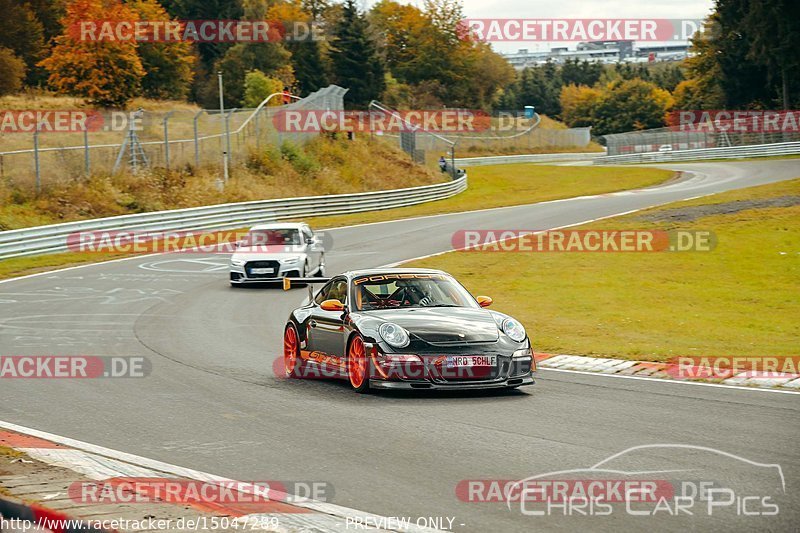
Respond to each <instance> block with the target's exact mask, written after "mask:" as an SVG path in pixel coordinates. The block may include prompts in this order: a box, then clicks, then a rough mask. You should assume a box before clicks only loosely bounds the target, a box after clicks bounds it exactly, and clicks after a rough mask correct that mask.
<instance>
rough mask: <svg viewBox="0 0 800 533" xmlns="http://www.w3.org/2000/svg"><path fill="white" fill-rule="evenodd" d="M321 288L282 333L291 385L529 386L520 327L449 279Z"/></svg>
mask: <svg viewBox="0 0 800 533" xmlns="http://www.w3.org/2000/svg"><path fill="white" fill-rule="evenodd" d="M309 283H311V284H313V283H324V286H323V287H322V288H321V289H319V290H318V291H317V292H316V294H314V293H313V292H312V291H311V290H310V291H309V301H308V303H306V304H304V305H303V306H301V307H299V308H297V309H295V310H294V311H292V313H291V314H290V315H289V320H288V321H287V323H286V329H285V330H284V341H283V352H284V359H283V363H284V370H285V373H286V375H287V376H288V377H292V378H312V377H333V378H339V379H347V380H348V381H349V382H350V385H351V386H352V387H353V389H354V390H355V391H356V392H366V391H367V390H369V389H370V388H373V389H480V388H514V387H518V386H520V385H530V384H532V383H533V382H534V380H533V372H535V370H536V366H535V362H534V359H533V353H532V351H531V344H530V340H529V339H528V335H527V334H526V332H525V328H524V327H523V326H522V324H520V323H519V322H518V321H517V320H515V319H514V318H512V317H510V316H508V315H504V314H502V313H498V312H495V311H489V310H487V309H485V307H488V306H489V305H490V304H491V303H492V299H491V298H489V297H487V296H478V297H477V298H475V297H473V296H472V295H471V294H470V293H469V292H468V291H467V290H466V289H465V288H464V287H463V286H462V285H461V284H460V283H458V282H457V281H456V280H455V279H454V278H453V277H452V276H450V275H449V274H447V273H445V272H442V271H439V270H427V269H398V268H395V269H381V270H359V271H353V272H346V273H344V274H341V275H339V276H336V277H333V278H302V279H301V278H298V279H289V278H287V279H286V280H285V281H284V289H289V288H291V286H292V285H293V284H309Z"/></svg>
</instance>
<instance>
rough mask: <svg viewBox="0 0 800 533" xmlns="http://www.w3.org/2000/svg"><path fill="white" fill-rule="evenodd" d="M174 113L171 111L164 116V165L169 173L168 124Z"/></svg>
mask: <svg viewBox="0 0 800 533" xmlns="http://www.w3.org/2000/svg"><path fill="white" fill-rule="evenodd" d="M174 112H175V111H170V112H169V113H167V114H166V115H164V165H165V167H166V169H167V172H169V126H168V122H169V117H171V116H172V114H173V113H174Z"/></svg>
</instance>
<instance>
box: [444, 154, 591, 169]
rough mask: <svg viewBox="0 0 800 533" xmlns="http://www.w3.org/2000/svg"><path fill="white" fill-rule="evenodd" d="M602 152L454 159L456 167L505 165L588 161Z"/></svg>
mask: <svg viewBox="0 0 800 533" xmlns="http://www.w3.org/2000/svg"><path fill="white" fill-rule="evenodd" d="M604 155H605V153H604V152H581V153H560V154H527V155H493V156H487V157H467V158H462V159H456V166H457V167H477V166H483V165H506V164H510V163H545V162H550V161H553V162H557V161H590V160H593V159H596V158H598V157H602V156H604Z"/></svg>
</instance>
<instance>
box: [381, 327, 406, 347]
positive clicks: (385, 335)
mask: <svg viewBox="0 0 800 533" xmlns="http://www.w3.org/2000/svg"><path fill="white" fill-rule="evenodd" d="M378 334H379V335H380V336H381V338H382V339H383V340H385V341H386V342H387V343H388V344H389V345H390V346H394V347H395V348H405V347H406V346H408V343H410V342H411V339H409V338H408V332H407V331H406V330H404V329H403V328H401V327H400V326H398V325H397V324H392V323H391V322H386V323H385V324H381V327H379V328H378Z"/></svg>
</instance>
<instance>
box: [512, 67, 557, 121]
mask: <svg viewBox="0 0 800 533" xmlns="http://www.w3.org/2000/svg"><path fill="white" fill-rule="evenodd" d="M561 85H562V83H561V77H560V76H559V75H558V68H557V67H556V65H555V64H554V63H552V62H550V61H548V62H547V63H545V64H544V65H541V66H536V67H526V68H524V69H523V70H522V72H521V73H520V79H519V100H518V102H519V105H520V106H526V105H532V106H535V107H536V111H537V112H539V113H541V114H543V115H548V116H556V115H558V114H559V113H560V112H561V102H560V101H559V97H560V94H561Z"/></svg>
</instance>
